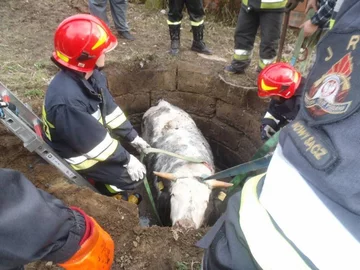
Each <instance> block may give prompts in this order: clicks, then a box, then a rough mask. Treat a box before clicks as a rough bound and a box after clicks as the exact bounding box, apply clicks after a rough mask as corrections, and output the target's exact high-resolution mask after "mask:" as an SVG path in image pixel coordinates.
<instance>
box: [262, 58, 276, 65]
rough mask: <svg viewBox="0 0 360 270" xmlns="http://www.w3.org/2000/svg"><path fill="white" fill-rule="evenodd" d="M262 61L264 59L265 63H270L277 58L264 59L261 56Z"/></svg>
mask: <svg viewBox="0 0 360 270" xmlns="http://www.w3.org/2000/svg"><path fill="white" fill-rule="evenodd" d="M260 61H262V62H263V63H264V64H265V65H268V64H271V63H272V62H274V61H275V58H272V59H263V58H260Z"/></svg>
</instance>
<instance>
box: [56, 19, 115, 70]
mask: <svg viewBox="0 0 360 270" xmlns="http://www.w3.org/2000/svg"><path fill="white" fill-rule="evenodd" d="M116 45H117V39H116V37H115V36H114V35H113V34H112V33H111V31H110V29H109V27H108V26H107V25H106V23H104V22H103V21H101V20H100V19H98V18H97V17H95V16H92V15H89V14H78V15H74V16H71V17H69V18H67V19H65V20H64V21H62V22H61V23H60V25H59V26H58V28H57V29H56V31H55V37H54V48H55V51H54V52H53V59H54V60H55V61H56V62H57V63H59V64H60V65H62V66H65V67H67V68H69V69H72V70H76V71H80V72H89V71H92V70H93V69H94V68H95V64H96V61H97V59H98V58H99V57H100V56H101V55H102V54H103V53H105V52H108V51H111V50H112V49H114V48H115V47H116Z"/></svg>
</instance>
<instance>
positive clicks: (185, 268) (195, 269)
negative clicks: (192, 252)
mask: <svg viewBox="0 0 360 270" xmlns="http://www.w3.org/2000/svg"><path fill="white" fill-rule="evenodd" d="M200 269H201V264H200V262H191V263H186V262H176V270H200Z"/></svg>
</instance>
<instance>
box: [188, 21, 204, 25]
mask: <svg viewBox="0 0 360 270" xmlns="http://www.w3.org/2000/svg"><path fill="white" fill-rule="evenodd" d="M190 24H191V26H200V25H202V24H204V20H201V21H200V22H194V21H190Z"/></svg>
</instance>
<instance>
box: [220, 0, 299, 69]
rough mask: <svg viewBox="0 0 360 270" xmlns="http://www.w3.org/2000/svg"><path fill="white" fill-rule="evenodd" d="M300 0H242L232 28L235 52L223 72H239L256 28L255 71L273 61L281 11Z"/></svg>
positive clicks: (247, 58)
mask: <svg viewBox="0 0 360 270" xmlns="http://www.w3.org/2000/svg"><path fill="white" fill-rule="evenodd" d="M302 1H303V0H288V1H286V0H272V1H268V0H244V1H242V3H241V8H240V13H239V17H238V21H237V24H236V29H235V35H234V40H235V53H234V55H233V59H232V61H231V64H230V65H229V66H226V67H225V72H227V73H231V74H241V73H244V72H245V69H246V68H247V67H248V66H249V65H250V62H251V57H252V51H253V48H254V42H255V37H256V33H257V31H258V28H259V27H260V29H261V41H260V59H259V63H258V68H257V71H258V72H260V71H261V70H262V69H263V68H264V67H265V66H266V65H268V64H270V63H272V62H274V61H275V58H276V54H277V48H278V43H279V39H280V32H281V24H282V19H283V12H284V10H285V11H286V12H290V11H291V10H293V9H294V8H296V6H297V5H298V3H299V2H302Z"/></svg>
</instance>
